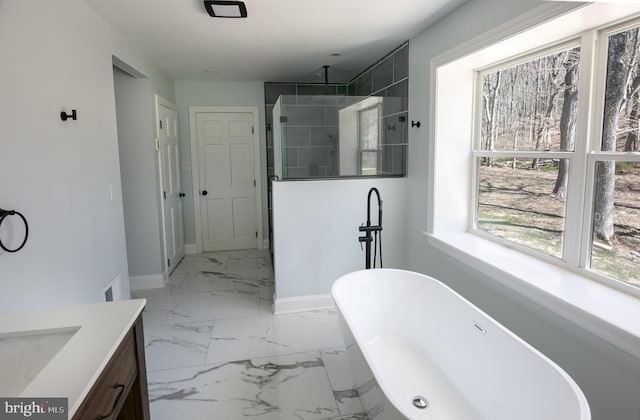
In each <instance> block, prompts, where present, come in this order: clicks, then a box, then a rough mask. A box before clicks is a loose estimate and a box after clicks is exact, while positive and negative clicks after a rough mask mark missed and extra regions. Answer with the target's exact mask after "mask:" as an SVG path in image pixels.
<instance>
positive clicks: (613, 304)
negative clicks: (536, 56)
mask: <svg viewBox="0 0 640 420" xmlns="http://www.w3.org/2000/svg"><path fill="white" fill-rule="evenodd" d="M562 7H567V6H566V5H563V6H562ZM556 8H557V5H545V6H544V7H543V8H540V9H536V10H535V11H534V12H536V11H537V10H543V11H547V12H548V11H549V10H555V9H556ZM639 11H640V5H638V4H635V5H634V4H616V5H613V4H605V3H595V4H589V5H586V6H580V9H577V10H576V12H575V13H571V14H568V15H565V16H562V17H561V18H559V19H558V21H556V22H554V23H553V25H548V26H546V25H536V24H535V22H536V21H538V22H540V21H539V20H537V19H538V17H537V15H536V13H532V14H530V15H528V16H527V19H523V18H520V19H517V22H519V23H517V24H516V25H515V27H516V29H517V30H516V29H514V30H513V31H512V30H510V29H509V28H510V27H512V26H514V25H512V22H507V24H506V25H503V26H502V27H499V28H497V30H496V31H493V32H492V33H490V34H493V35H492V36H495V34H499V33H502V35H501V37H502V39H499V40H504V43H502V42H501V43H500V45H495V46H494V45H492V46H491V47H489V48H486V49H483V51H482V52H483V54H473V55H470V53H471V52H474V51H477V50H479V49H480V48H483V47H484V46H486V45H487V44H488V43H489V40H490V39H492V38H491V36H489V35H486V36H481V37H478V38H476V39H475V40H471V41H470V42H468V43H465V44H463V46H461V47H459V48H457V49H455V50H452V51H449V52H447V53H444V54H442V55H440V56H438V57H435V58H434V59H433V60H431V62H430V69H431V75H430V89H431V90H430V95H429V96H430V97H429V101H430V109H431V112H430V113H429V121H430V123H431V127H430V132H429V167H430V168H431V169H430V173H429V174H430V183H429V185H428V188H427V191H428V193H429V201H428V203H429V207H428V214H427V216H428V217H427V232H425V234H426V235H427V238H428V239H427V240H428V243H429V245H431V246H433V247H435V248H438V249H440V250H442V251H443V252H445V253H447V254H449V255H451V256H452V257H454V258H456V259H457V260H459V261H461V262H463V263H465V264H467V265H468V266H469V267H472V268H473V269H475V270H477V271H478V272H480V273H482V274H484V275H485V276H487V277H488V278H490V279H491V280H494V281H496V282H498V283H499V284H501V285H504V286H506V287H507V288H508V289H511V290H513V291H515V292H516V293H518V294H520V295H522V296H523V297H525V298H526V299H529V300H531V301H532V302H535V303H537V304H539V305H540V306H541V307H543V308H546V309H548V310H551V311H553V312H554V313H556V314H557V315H559V316H561V317H563V318H565V319H567V320H569V321H570V322H572V323H574V324H576V325H578V326H580V327H581V328H584V329H585V330H586V331H589V332H591V333H593V334H595V335H597V336H599V337H602V338H603V339H604V340H607V341H609V342H610V343H612V344H613V345H615V346H616V347H618V348H620V349H622V350H624V351H626V352H628V353H629V354H631V355H633V356H635V357H638V358H640V327H639V326H638V324H637V322H636V321H637V319H638V317H640V304H639V300H638V297H639V296H640V290H639V289H638V288H636V287H633V286H631V285H628V284H625V283H622V282H619V281H615V280H610V279H608V278H606V277H604V276H601V275H599V274H597V273H594V272H593V271H590V270H587V269H584V268H581V267H580V266H575V265H574V266H571V265H569V264H564V263H562V264H561V265H560V264H558V262H557V261H556V262H555V263H552V262H549V261H546V260H544V259H540V258H538V257H533V256H531V255H529V254H527V253H523V252H520V251H517V250H515V249H512V248H510V247H508V244H506V243H502V244H500V243H497V242H495V241H492V240H486V239H483V238H482V237H480V236H479V235H477V234H471V233H469V232H467V229H468V227H467V224H468V220H469V219H468V218H467V217H464V218H463V216H464V214H462V212H460V211H458V213H455V211H456V209H457V208H460V207H461V206H463V205H464V204H465V202H464V201H466V202H468V199H469V197H471V191H473V188H471V189H469V191H468V192H467V191H462V190H464V189H465V188H467V184H468V182H469V181H468V178H467V177H466V174H465V173H463V170H464V168H465V167H464V165H458V166H456V165H451V167H455V168H456V169H457V170H456V175H457V178H456V179H455V180H451V179H450V178H451V177H449V176H448V175H450V174H451V172H450V171H449V172H447V171H446V170H443V169H442V164H440V166H439V165H438V163H439V162H441V160H442V159H445V161H447V162H450V159H451V157H452V156H453V157H454V158H457V156H458V155H456V152H461V153H467V152H468V153H469V155H471V154H472V153H471V147H470V145H471V139H467V138H465V137H464V136H457V137H456V136H452V135H451V132H452V130H458V131H461V128H460V127H459V126H455V127H453V126H452V125H451V124H449V125H447V124H442V123H441V121H444V122H446V121H447V120H446V118H444V117H443V116H445V115H446V113H447V110H448V109H447V108H444V107H443V108H441V109H438V108H439V107H440V106H441V103H442V104H444V106H451V103H450V102H446V101H445V100H443V99H442V98H443V97H444V98H445V99H446V96H447V95H438V93H439V92H438V89H439V88H443V87H449V85H451V86H452V87H453V88H454V89H455V88H459V86H458V85H460V83H459V82H458V79H460V80H461V81H462V83H464V84H465V85H470V80H471V78H473V74H472V72H473V70H474V68H479V67H481V66H484V65H486V64H488V63H490V61H487V60H492V59H493V60H495V61H494V62H497V61H499V60H501V59H504V58H505V57H506V56H508V55H509V54H517V52H518V48H522V49H528V50H529V51H531V50H532V49H533V48H535V47H536V44H538V45H539V46H544V45H545V44H548V42H549V41H550V40H551V41H552V39H551V38H552V37H556V36H557V37H558V39H562V38H563V37H565V38H566V37H569V36H573V37H575V32H576V31H579V30H580V25H583V29H585V28H588V29H589V30H593V29H595V28H597V27H598V26H601V25H603V24H606V19H612V20H615V19H618V20H619V19H622V18H623V17H624V16H625V14H629V13H632V12H633V13H638V12H639ZM556 14H558V12H557V11H556V12H554V13H552V14H551V17H555V16H554V15H556ZM572 22H573V23H572ZM523 23H526V27H525V26H522V24H523ZM558 24H560V26H558V27H557V28H556V27H555V26H557V25H558ZM551 26H554V29H553V30H551V29H550V27H551ZM529 27H531V32H528V34H527V35H526V36H520V35H519V34H518V31H521V30H522V29H526V28H529ZM518 28H519V29H518ZM556 29H557V32H556ZM572 31H573V34H572V33H571V32H572ZM513 34H515V35H513ZM583 37H584V34H583ZM583 39H584V42H585V45H586V44H588V45H592V44H593V43H595V39H593V38H591V39H587V38H583ZM494 47H496V48H497V49H496V48H494ZM498 47H499V48H498ZM586 50H588V48H585V51H586ZM583 58H584V59H585V60H588V61H591V60H592V57H591V56H589V57H587V56H584V57H583ZM456 72H458V74H457V73H456ZM593 77H594V75H593V74H586V73H585V74H584V78H583V72H582V71H581V75H580V79H581V80H580V83H581V85H580V88H581V92H584V94H587V92H591V90H592V89H584V86H589V85H590V83H591V82H592V80H593ZM454 78H455V79H454ZM452 80H453V82H454V83H452ZM440 83H442V85H441V86H440ZM446 83H448V84H446ZM440 93H442V92H440ZM454 93H455V94H456V95H457V96H456V98H457V102H456V104H455V106H456V107H457V109H459V108H461V107H463V106H464V107H465V109H466V107H467V104H462V105H461V103H460V102H461V100H463V101H467V100H468V101H473V98H471V97H468V95H467V96H465V95H466V92H464V91H463V92H454ZM581 95H582V93H581ZM582 103H584V102H582ZM579 106H581V105H580V104H579ZM580 111H581V112H583V113H584V112H586V111H588V110H585V109H584V108H582V109H581V110H580ZM590 112H593V111H590ZM471 115H472V114H471ZM596 117H597V115H596ZM580 118H582V117H580ZM579 121H580V119H579ZM582 122H583V123H584V121H582ZM579 124H580V123H579ZM459 125H464V126H465V127H466V126H467V125H469V127H471V128H472V127H473V121H471V120H469V121H464V122H460V121H459ZM600 125H601V124H600ZM577 129H578V130H579V132H578V135H580V136H586V137H587V138H590V137H593V135H594V133H590V132H589V129H588V126H584V125H579V126H578V127H577ZM453 132H454V133H455V134H457V132H456V131H453ZM469 132H471V130H469ZM452 138H453V140H456V141H457V143H455V144H452V142H451V141H450V140H451V139H452ZM596 138H597V135H596ZM577 144H578V143H577ZM436 147H437V148H438V150H437V153H438V155H439V156H437V157H436ZM580 147H582V146H580ZM452 148H457V149H455V150H452ZM576 153H581V154H582V155H584V156H586V158H584V157H580V158H574V159H573V162H577V163H579V164H581V165H586V164H587V163H588V164H589V168H590V169H589V170H588V171H587V174H591V173H592V172H593V170H592V163H593V161H594V160H597V159H598V158H599V156H602V154H599V153H591V154H586V150H579V149H578V146H577V148H576ZM621 155H622V154H621ZM629 156H633V157H631V158H630V159H629V160H637V159H638V158H637V157H636V155H635V154H634V155H626V157H627V158H628V157H629ZM622 159H623V160H624V157H622ZM455 163H458V162H457V161H456V162H455ZM575 173H576V172H574V174H575ZM577 173H578V176H577V177H578V178H580V177H584V171H582V172H580V171H578V172H577ZM591 176H592V175H591ZM569 181H570V182H573V183H575V182H576V175H574V176H573V177H572V178H570V180H569ZM581 182H582V180H581ZM589 184H591V185H592V184H593V182H592V181H589V180H588V182H587V184H586V185H587V191H586V192H584V194H590V193H589V191H590V186H589ZM443 191H444V193H443ZM452 191H455V192H456V193H457V194H455V195H454V194H453V193H452ZM460 191H462V192H463V193H465V194H468V195H467V197H466V198H465V197H461V193H460ZM439 200H440V201H439ZM456 200H457V201H456ZM574 201H575V200H574ZM586 201H587V202H591V201H592V200H591V199H590V198H589V197H587V200H586ZM583 202H584V201H581V200H578V203H579V204H580V205H582V203H583ZM585 211H587V209H585ZM578 213H580V212H578ZM451 214H452V215H451ZM582 217H583V218H584V219H585V220H589V219H590V218H589V217H585V216H582ZM572 223H575V225H580V224H582V223H581V222H580V220H579V218H578V220H577V221H574V222H572ZM574 228H575V226H572V229H574ZM585 236H586V235H585ZM585 240H588V238H587V239H585V238H583V239H582V241H585ZM570 246H572V247H574V246H575V245H570ZM514 248H515V247H514ZM570 258H571V260H575V259H576V255H575V254H572V255H570ZM580 265H583V264H580Z"/></svg>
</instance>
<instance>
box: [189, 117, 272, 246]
mask: <svg viewBox="0 0 640 420" xmlns="http://www.w3.org/2000/svg"><path fill="white" fill-rule="evenodd" d="M189 120H190V131H191V155H192V168H193V186H194V187H193V196H194V212H195V222H196V244H197V247H198V249H199V250H201V251H203V252H211V251H220V250H235V249H251V248H261V245H262V208H261V207H262V205H261V204H262V203H261V192H260V185H261V177H260V165H259V156H260V153H259V141H258V139H259V136H258V133H259V130H260V128H259V127H258V121H259V120H258V108H257V107H214V106H211V107H207V106H204V107H202V106H199V107H190V108H189Z"/></svg>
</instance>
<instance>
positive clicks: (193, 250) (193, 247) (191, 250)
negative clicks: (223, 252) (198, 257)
mask: <svg viewBox="0 0 640 420" xmlns="http://www.w3.org/2000/svg"><path fill="white" fill-rule="evenodd" d="M184 253H185V254H187V255H193V254H199V253H200V251H198V244H184Z"/></svg>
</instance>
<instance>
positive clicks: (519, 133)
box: [469, 21, 640, 287]
mask: <svg viewBox="0 0 640 420" xmlns="http://www.w3.org/2000/svg"><path fill="white" fill-rule="evenodd" d="M639 25H640V22H638V21H634V22H631V23H626V24H624V25H616V26H615V27H613V28H606V29H602V30H600V31H590V32H588V33H585V34H583V35H582V37H581V38H580V39H577V40H575V41H571V42H569V43H563V44H560V45H556V46H552V47H551V48H546V49H542V50H539V51H537V52H534V53H533V54H527V55H525V56H519V57H516V58H514V59H511V60H502V61H501V62H500V63H499V64H497V65H493V66H488V67H484V68H482V69H479V70H476V81H475V83H476V90H475V91H476V100H475V103H476V107H475V111H474V113H475V121H476V127H475V130H474V131H475V136H474V145H473V152H472V156H473V165H474V170H473V172H472V174H471V177H472V210H471V212H470V214H471V220H470V222H469V225H470V229H471V230H472V231H473V232H474V233H477V234H479V235H483V236H485V237H488V238H493V239H495V240H498V241H501V242H503V243H508V244H510V245H511V246H514V247H516V248H518V249H520V250H522V251H524V252H529V253H532V254H534V255H538V256H540V257H541V258H545V259H550V260H555V261H556V262H557V263H558V264H566V265H568V266H569V267H572V268H573V269H578V270H586V271H587V272H588V273H589V274H590V275H594V276H596V277H597V276H606V277H607V278H610V279H615V280H618V281H622V282H625V283H627V284H630V285H633V286H636V287H640V154H639V153H638V152H640V140H639V139H640V38H639V36H638V27H639ZM594 39H599V40H600V42H599V44H600V45H601V47H599V49H596V45H597V44H596V43H595V42H592V40H594ZM602 41H604V42H602ZM585 52H586V53H587V54H586V56H590V55H591V54H594V57H595V60H593V63H592V62H591V61H590V60H586V61H581V56H582V55H583V54H584V53H585ZM583 73H584V74H585V75H586V77H585V78H584V80H583V79H582V77H583ZM589 75H593V76H594V77H593V78H592V79H593V81H592V80H590V78H589V77H588V76H589ZM585 88H586V89H585ZM581 90H582V91H581ZM589 93H591V94H589ZM589 116H591V117H590V118H589Z"/></svg>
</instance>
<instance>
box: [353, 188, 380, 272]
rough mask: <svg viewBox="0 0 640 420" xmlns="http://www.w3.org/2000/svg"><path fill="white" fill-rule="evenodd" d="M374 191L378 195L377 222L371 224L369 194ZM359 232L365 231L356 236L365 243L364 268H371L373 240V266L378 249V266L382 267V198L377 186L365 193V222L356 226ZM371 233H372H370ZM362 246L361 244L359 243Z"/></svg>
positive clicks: (374, 265)
mask: <svg viewBox="0 0 640 420" xmlns="http://www.w3.org/2000/svg"><path fill="white" fill-rule="evenodd" d="M374 192H375V193H376V196H377V197H378V224H377V225H371V194H372V193H374ZM358 230H359V231H360V232H365V235H364V236H360V237H358V242H360V243H362V242H364V243H365V249H366V251H365V264H364V265H365V268H366V269H369V268H371V243H372V242H373V268H375V267H376V258H377V253H378V252H377V251H378V249H380V268H382V199H381V198H380V192H379V191H378V189H377V188H375V187H374V188H371V189H370V190H369V194H368V195H367V224H366V225H364V224H363V225H362V226H360V227H359V228H358ZM372 233H373V235H372ZM361 246H362V245H361Z"/></svg>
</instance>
